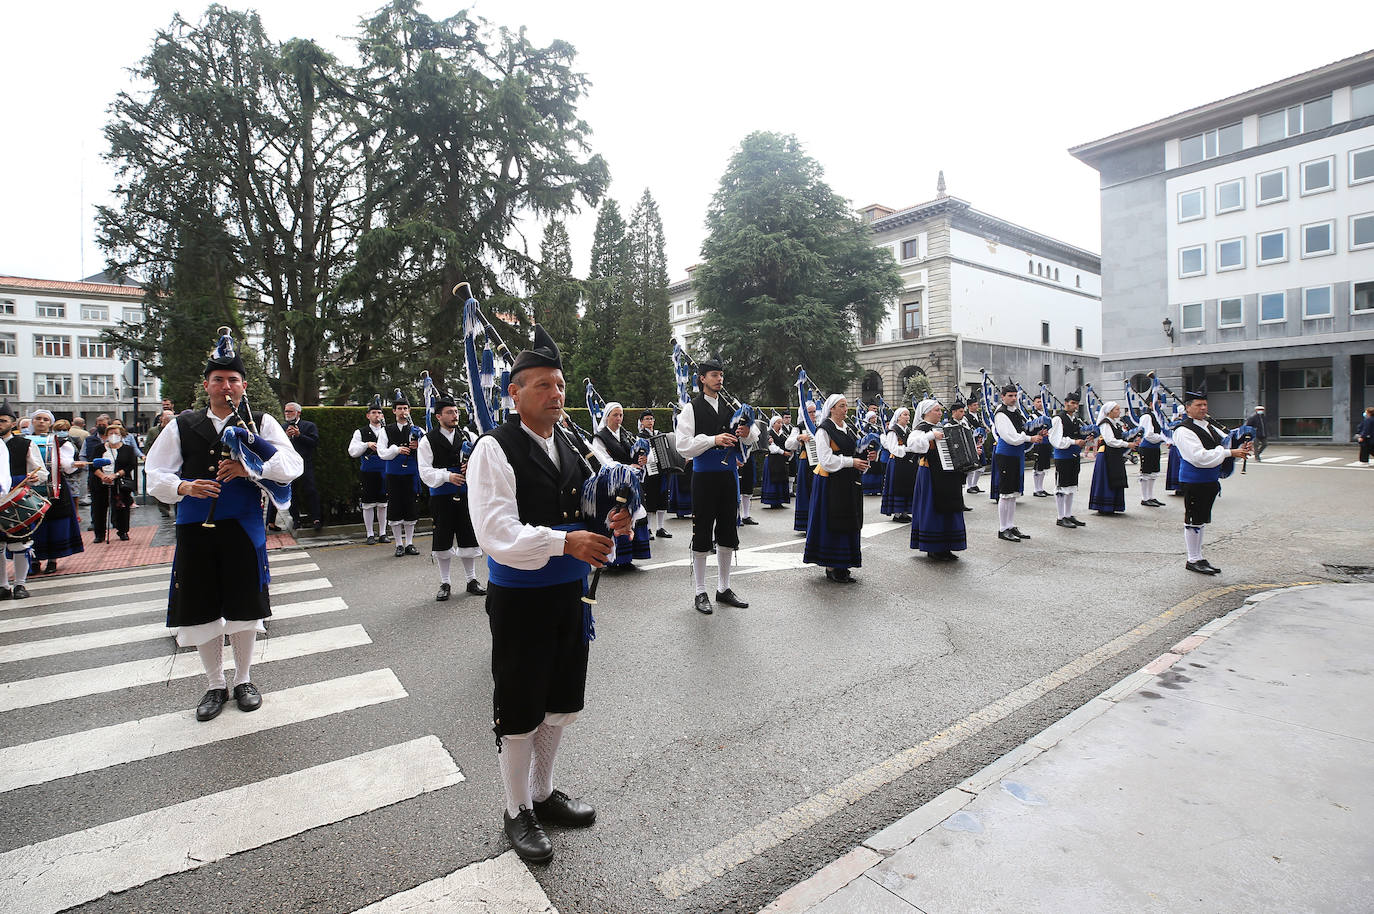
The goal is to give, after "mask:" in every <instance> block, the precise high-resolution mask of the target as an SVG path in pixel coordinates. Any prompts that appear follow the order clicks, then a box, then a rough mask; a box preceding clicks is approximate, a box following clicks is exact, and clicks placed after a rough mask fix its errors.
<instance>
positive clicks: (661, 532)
mask: <svg viewBox="0 0 1374 914" xmlns="http://www.w3.org/2000/svg"><path fill="white" fill-rule="evenodd" d="M654 536H656V537H658V538H659V539H661V540H670V539H672V538H673V535H672V534H671V533H669V532H668V531H667V530H664V529H663V528H662V527H659V528H658V530H657V531H656V532H655V533H654Z"/></svg>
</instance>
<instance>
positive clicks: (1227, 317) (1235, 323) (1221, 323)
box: [1217, 298, 1245, 327]
mask: <svg viewBox="0 0 1374 914" xmlns="http://www.w3.org/2000/svg"><path fill="white" fill-rule="evenodd" d="M1244 315H1245V308H1244V305H1243V302H1242V300H1241V299H1239V298H1223V299H1222V300H1221V301H1219V302H1217V326H1218V327H1239V326H1240V325H1241V324H1242V323H1244V322H1245V319H1244Z"/></svg>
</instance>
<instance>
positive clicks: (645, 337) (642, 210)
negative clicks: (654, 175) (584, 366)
mask: <svg viewBox="0 0 1374 914" xmlns="http://www.w3.org/2000/svg"><path fill="white" fill-rule="evenodd" d="M627 241H628V245H627V246H628V253H629V262H628V263H627V265H626V271H625V273H626V287H627V290H626V295H625V300H624V311H623V313H622V314H621V317H620V331H619V334H618V336H617V338H616V343H615V350H614V352H613V353H612V355H611V367H610V389H611V390H612V391H613V392H614V393H615V396H616V398H617V399H618V400H620V401H621V402H622V403H624V404H625V405H626V406H630V405H633V406H645V407H647V406H654V405H657V404H661V403H664V402H667V399H668V397H669V396H670V395H671V393H672V390H673V379H672V367H671V359H672V351H673V350H672V342H671V329H670V327H669V323H668V260H667V257H666V256H665V254H664V252H663V220H662V218H660V217H659V213H658V204H657V203H656V202H654V198H653V195H652V194H650V193H649V189H648V188H647V187H646V188H645V189H644V195H643V196H641V197H640V198H639V203H638V205H636V206H635V209H634V212H633V213H632V214H631V215H630V229H629V233H628V238H627Z"/></svg>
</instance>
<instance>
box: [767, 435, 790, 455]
mask: <svg viewBox="0 0 1374 914" xmlns="http://www.w3.org/2000/svg"><path fill="white" fill-rule="evenodd" d="M768 438H769V440H770V441H772V442H773V443H774V444H776V445H777V446H778V447H780V448H782V449H783V450H784V451H786V450H787V433H786V432H775V431H773V430H771V429H770V430H769V432H768ZM773 456H775V457H776V456H779V455H777V454H774V455H773ZM782 456H786V454H783V455H782Z"/></svg>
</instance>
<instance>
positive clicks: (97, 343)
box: [77, 336, 110, 359]
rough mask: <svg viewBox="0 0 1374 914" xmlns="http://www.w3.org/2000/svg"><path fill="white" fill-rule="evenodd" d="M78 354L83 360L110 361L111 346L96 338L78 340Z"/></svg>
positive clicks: (87, 337)
mask: <svg viewBox="0 0 1374 914" xmlns="http://www.w3.org/2000/svg"><path fill="white" fill-rule="evenodd" d="M77 344H78V345H77V352H78V353H79V354H80V356H81V358H83V359H108V358H109V357H110V344H109V343H107V342H105V341H104V340H102V339H100V338H99V337H95V336H82V337H78V338H77Z"/></svg>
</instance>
